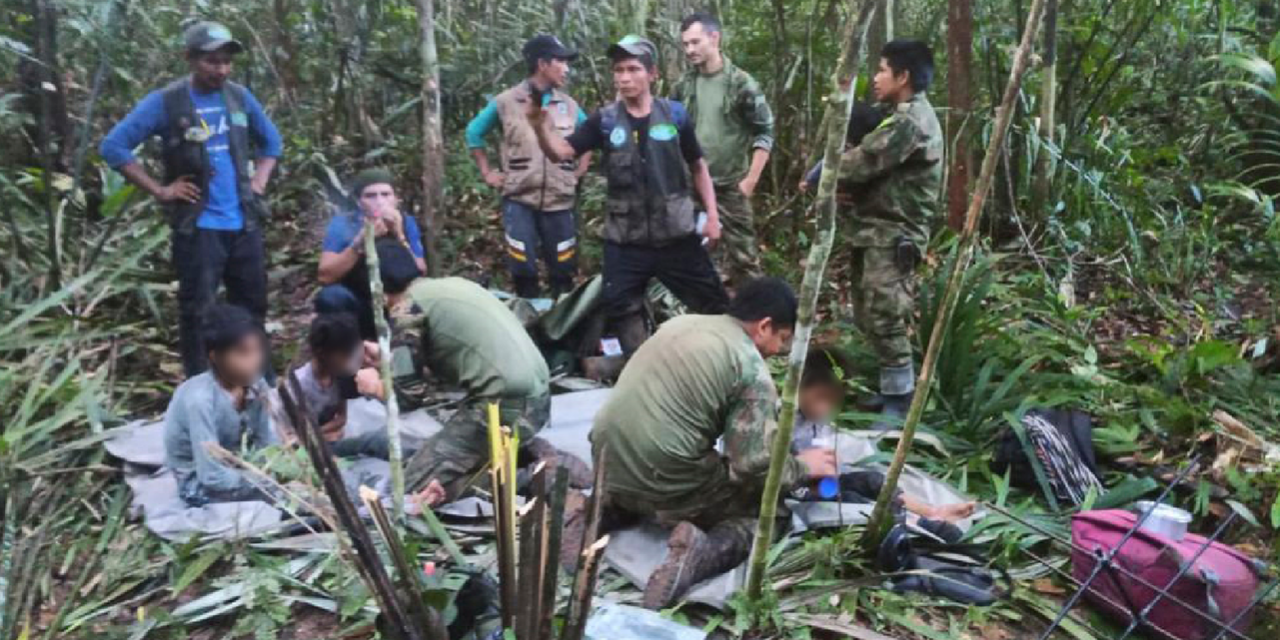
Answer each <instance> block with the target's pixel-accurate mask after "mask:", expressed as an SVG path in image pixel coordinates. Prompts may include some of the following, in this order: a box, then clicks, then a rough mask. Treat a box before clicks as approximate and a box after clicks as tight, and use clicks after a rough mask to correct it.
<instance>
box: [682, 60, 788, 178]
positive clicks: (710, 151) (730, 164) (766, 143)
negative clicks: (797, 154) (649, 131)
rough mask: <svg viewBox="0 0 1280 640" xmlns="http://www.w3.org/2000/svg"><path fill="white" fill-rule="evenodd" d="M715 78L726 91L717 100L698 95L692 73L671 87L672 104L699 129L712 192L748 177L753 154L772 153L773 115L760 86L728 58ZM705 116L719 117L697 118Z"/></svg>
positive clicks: (695, 75) (695, 74) (695, 77)
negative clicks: (759, 151) (721, 80)
mask: <svg viewBox="0 0 1280 640" xmlns="http://www.w3.org/2000/svg"><path fill="white" fill-rule="evenodd" d="M718 75H720V76H722V77H724V78H725V90H724V92H723V94H722V95H721V94H719V92H717V95H716V96H715V98H717V99H712V100H708V99H707V97H706V96H699V95H698V80H699V72H698V70H697V69H692V70H690V71H689V72H688V73H686V74H684V76H682V77H681V78H680V80H679V81H677V82H676V84H675V86H674V87H673V88H672V91H671V99H672V100H675V101H677V102H681V103H683V104H684V106H685V109H686V110H687V111H688V112H689V116H690V117H691V118H692V119H693V121H694V122H696V123H698V130H697V134H698V142H699V143H700V144H701V145H702V148H703V151H704V152H705V153H706V156H707V168H708V169H709V170H710V171H711V179H712V180H713V181H715V183H716V185H717V186H720V185H737V184H738V183H739V182H741V181H742V178H743V177H745V176H746V175H747V169H748V168H749V167H750V164H751V152H752V150H754V149H764V150H765V151H771V150H773V142H774V139H773V110H772V109H770V108H769V102H768V100H766V99H765V95H764V90H763V89H761V88H760V83H758V82H756V80H755V78H752V77H751V74H749V73H747V72H746V71H743V70H742V69H740V68H739V67H738V66H737V65H735V64H733V62H731V61H730V60H729V59H728V58H724V69H722V70H721V72H720V74H718ZM709 114H719V115H721V117H720V118H711V119H708V118H705V117H699V116H700V115H701V116H706V115H709ZM708 125H710V129H711V130H708Z"/></svg>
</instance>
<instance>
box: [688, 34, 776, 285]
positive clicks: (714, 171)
mask: <svg viewBox="0 0 1280 640" xmlns="http://www.w3.org/2000/svg"><path fill="white" fill-rule="evenodd" d="M720 36H721V26H720V21H719V20H717V19H716V18H715V17H713V16H711V15H708V14H705V13H695V14H693V15H690V16H689V17H687V18H685V19H684V21H683V22H681V24H680V40H681V42H682V43H683V45H684V52H685V57H687V58H688V60H689V63H690V64H691V65H692V66H693V69H691V70H690V71H689V72H688V73H687V74H685V76H684V77H683V78H681V79H680V81H679V82H678V83H677V84H676V85H675V88H674V89H673V91H672V99H673V100H678V101H680V102H683V103H684V105H685V108H687V109H688V111H689V115H690V116H692V118H693V121H694V128H695V130H696V131H697V133H698V140H699V141H701V142H702V149H703V151H704V153H706V158H707V167H708V169H709V170H710V171H711V180H712V182H713V183H714V184H715V189H716V206H717V207H718V209H719V211H720V224H721V226H722V228H723V235H722V237H721V240H720V245H719V246H718V247H717V251H716V254H717V255H716V258H717V263H718V267H719V269H720V273H721V274H723V275H724V276H725V279H726V280H727V281H728V283H729V286H730V287H736V286H738V285H741V284H742V283H743V282H746V281H747V280H749V279H751V278H754V277H756V276H758V275H760V248H759V244H758V242H757V240H756V224H755V218H754V215H753V214H752V211H751V195H752V194H753V193H754V192H755V189H756V184H757V183H758V182H759V181H760V174H761V172H763V171H764V165H765V163H767V162H768V161H769V152H770V150H772V149H773V112H772V111H771V110H770V109H769V103H768V102H766V101H765V97H764V92H763V91H761V90H760V85H759V84H758V83H757V82H756V81H755V78H752V77H751V76H750V74H748V73H747V72H746V71H743V70H742V69H741V68H739V67H737V66H734V64H733V63H732V62H730V61H729V59H728V58H726V57H725V56H724V55H723V54H722V53H721V52H720Z"/></svg>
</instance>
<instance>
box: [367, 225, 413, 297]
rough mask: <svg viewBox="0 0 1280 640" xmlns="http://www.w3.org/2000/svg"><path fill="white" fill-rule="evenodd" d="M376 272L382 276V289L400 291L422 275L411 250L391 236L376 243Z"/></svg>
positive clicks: (391, 291)
mask: <svg viewBox="0 0 1280 640" xmlns="http://www.w3.org/2000/svg"><path fill="white" fill-rule="evenodd" d="M377 249H378V273H379V274H380V275H381V276H382V290H383V291H385V292H387V293H391V294H396V293H402V292H404V290H405V289H408V288H409V284H410V283H411V282H413V281H414V280H417V279H418V278H420V277H422V272H421V271H419V270H418V262H417V261H416V260H414V257H413V252H412V251H410V250H409V248H408V247H406V246H404V245H402V244H400V242H399V241H397V240H395V239H393V238H381V239H379V240H378V243H377Z"/></svg>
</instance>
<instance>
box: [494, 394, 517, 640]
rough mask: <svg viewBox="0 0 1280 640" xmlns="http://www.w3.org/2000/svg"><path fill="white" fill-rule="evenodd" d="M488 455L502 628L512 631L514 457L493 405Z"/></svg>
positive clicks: (514, 601) (514, 602)
mask: <svg viewBox="0 0 1280 640" xmlns="http://www.w3.org/2000/svg"><path fill="white" fill-rule="evenodd" d="M489 451H490V456H491V457H490V460H489V480H490V483H491V486H492V489H493V516H494V534H495V536H496V539H497V540H496V543H495V546H496V547H497V555H498V589H499V590H498V593H499V596H500V599H501V605H502V626H503V628H504V629H511V630H513V631H514V626H513V623H514V621H515V613H516V607H517V606H518V605H517V603H518V601H519V597H518V595H517V593H518V592H517V585H516V579H517V578H516V512H515V488H514V477H515V460H514V457H515V456H514V455H512V447H511V444H510V437H509V436H508V435H507V434H506V433H505V432H504V430H503V428H502V425H501V424H500V422H499V414H498V405H497V404H496V403H489Z"/></svg>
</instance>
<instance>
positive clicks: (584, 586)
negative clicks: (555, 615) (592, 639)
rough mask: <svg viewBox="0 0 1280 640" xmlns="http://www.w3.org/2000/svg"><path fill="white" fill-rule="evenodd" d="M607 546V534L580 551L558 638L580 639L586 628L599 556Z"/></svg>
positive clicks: (597, 572) (564, 639) (565, 639)
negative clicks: (569, 597)
mask: <svg viewBox="0 0 1280 640" xmlns="http://www.w3.org/2000/svg"><path fill="white" fill-rule="evenodd" d="M607 546H609V536H605V537H603V538H600V539H599V540H596V541H595V542H594V543H592V544H591V546H589V547H587V548H586V549H584V550H583V551H582V559H581V560H579V561H578V575H577V578H576V579H575V580H574V585H573V597H572V599H571V600H570V601H569V615H568V617H567V618H566V619H565V622H564V629H563V630H562V631H561V632H560V640H582V635H583V634H584V633H585V632H586V630H587V618H588V617H589V616H590V615H591V599H592V597H593V596H594V593H595V590H596V578H597V577H598V576H599V575H600V571H599V569H600V558H601V557H603V556H604V549H605V547H607Z"/></svg>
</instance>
